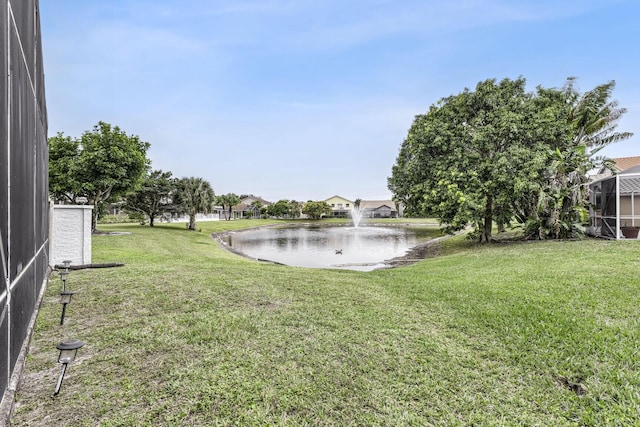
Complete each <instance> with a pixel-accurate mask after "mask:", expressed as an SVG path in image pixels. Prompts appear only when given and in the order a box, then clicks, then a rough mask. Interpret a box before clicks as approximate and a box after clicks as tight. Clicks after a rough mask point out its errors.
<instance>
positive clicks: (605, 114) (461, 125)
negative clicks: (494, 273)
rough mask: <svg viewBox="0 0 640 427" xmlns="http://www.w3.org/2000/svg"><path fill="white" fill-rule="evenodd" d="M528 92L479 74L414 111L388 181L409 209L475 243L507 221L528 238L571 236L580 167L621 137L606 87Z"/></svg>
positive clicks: (579, 198)
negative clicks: (470, 85) (473, 235)
mask: <svg viewBox="0 0 640 427" xmlns="http://www.w3.org/2000/svg"><path fill="white" fill-rule="evenodd" d="M572 83H573V80H572V79H570V80H569V82H568V84H567V85H566V86H565V87H564V88H562V89H544V88H542V87H538V88H537V89H536V91H535V92H533V93H528V92H526V91H525V80H524V79H523V78H519V79H517V80H509V79H504V80H502V81H500V82H496V81H495V80H493V79H492V80H486V81H484V82H480V83H478V85H477V86H476V89H475V91H470V90H468V89H465V90H464V91H463V92H462V93H460V94H458V95H455V96H451V97H448V98H444V99H442V100H441V101H440V102H439V103H438V104H437V105H433V106H431V108H430V109H429V111H428V112H427V114H424V115H420V116H417V117H416V118H415V120H414V123H413V125H412V126H411V129H410V130H409V134H408V136H407V138H406V139H405V141H404V142H403V144H402V145H401V147H400V152H399V154H398V158H397V161H396V164H395V165H394V166H393V169H392V175H391V177H390V178H389V181H388V184H389V189H390V190H391V191H392V193H393V194H394V198H395V199H396V200H397V201H399V202H402V203H403V204H405V206H406V210H405V212H407V213H408V214H410V215H411V214H413V215H425V214H426V215H435V216H436V217H438V218H439V219H440V221H441V222H442V223H443V225H444V228H445V230H446V231H449V232H452V231H456V230H460V229H462V228H463V227H465V226H467V225H468V224H471V225H473V226H475V228H476V231H477V235H478V239H479V241H480V242H488V241H490V240H491V237H492V234H491V233H492V226H493V224H497V225H498V226H504V225H505V224H508V223H509V221H511V220H512V219H513V218H516V219H517V220H519V221H521V222H523V223H526V231H527V234H528V235H529V237H536V238H550V237H551V238H563V237H569V236H572V235H575V233H576V232H577V231H579V230H578V227H576V224H579V223H580V222H581V221H583V220H584V213H585V206H586V205H585V204H586V200H585V197H584V195H585V189H586V182H587V178H586V173H587V171H588V170H589V169H590V168H591V167H592V166H593V164H594V163H593V155H594V154H595V152H596V151H597V150H599V149H600V148H602V147H603V146H605V145H607V144H609V143H611V142H615V141H617V140H621V139H624V138H626V137H628V136H629V134H628V133H616V132H614V129H615V122H616V120H617V119H618V118H619V117H620V115H621V114H622V113H624V110H623V109H620V108H618V107H617V103H615V102H612V101H610V95H611V90H612V89H613V84H612V83H609V84H606V85H602V86H599V87H597V88H596V89H594V90H593V91H589V92H587V93H585V94H584V95H581V94H580V93H579V92H577V91H576V90H575V89H574V87H573V84H572Z"/></svg>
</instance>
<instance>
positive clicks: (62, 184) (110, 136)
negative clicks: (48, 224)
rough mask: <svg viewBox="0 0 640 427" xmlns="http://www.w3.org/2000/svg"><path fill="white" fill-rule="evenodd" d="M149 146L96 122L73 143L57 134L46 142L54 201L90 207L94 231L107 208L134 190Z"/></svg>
mask: <svg viewBox="0 0 640 427" xmlns="http://www.w3.org/2000/svg"><path fill="white" fill-rule="evenodd" d="M148 149H149V143H147V142H144V141H141V140H140V138H139V137H138V136H136V135H127V134H126V133H125V132H124V131H123V130H121V129H120V128H119V127H118V126H115V127H112V126H111V125H110V124H109V123H105V122H99V123H98V124H97V125H96V126H94V128H93V130H92V131H87V132H85V133H83V134H82V136H81V137H80V139H74V138H71V137H69V136H65V135H64V134H63V133H58V134H57V135H56V136H54V137H51V138H49V191H50V193H51V195H52V196H53V198H54V199H56V200H61V201H67V202H70V203H77V202H78V198H80V197H82V198H86V200H87V202H88V203H89V204H90V205H92V206H93V211H92V221H91V229H92V231H94V232H95V231H96V227H97V220H98V217H99V215H100V214H101V213H102V212H104V211H105V208H106V204H107V203H108V202H110V201H114V200H117V199H119V198H121V197H122V196H124V195H126V194H127V193H128V192H130V191H132V190H134V189H135V188H136V187H137V186H138V185H139V184H140V182H141V181H142V178H143V177H144V175H145V173H146V171H147V170H148V168H149V165H150V161H149V159H147V156H146V154H147V150H148Z"/></svg>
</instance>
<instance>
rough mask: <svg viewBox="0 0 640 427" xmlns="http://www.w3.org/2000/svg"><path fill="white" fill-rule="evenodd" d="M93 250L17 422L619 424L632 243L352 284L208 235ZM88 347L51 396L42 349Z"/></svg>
mask: <svg viewBox="0 0 640 427" xmlns="http://www.w3.org/2000/svg"><path fill="white" fill-rule="evenodd" d="M269 223H271V222H269V221H259V220H251V221H231V222H226V221H222V222H216V223H204V222H203V223H199V224H198V227H199V228H201V231H200V232H189V231H187V230H185V229H184V225H180V226H176V225H160V226H157V227H154V228H149V227H143V226H139V225H132V224H127V225H123V224H114V225H104V226H102V227H101V228H102V229H103V230H105V231H116V230H117V231H126V232H130V233H131V234H123V235H98V236H94V237H93V262H95V263H101V262H122V263H124V264H125V266H124V267H119V268H111V269H88V270H82V271H74V272H72V273H71V275H70V277H69V279H68V282H67V285H68V288H69V289H71V290H73V291H77V292H78V293H77V294H76V295H75V296H74V299H73V301H72V303H71V304H70V305H69V307H68V308H67V313H66V319H65V324H64V326H60V325H59V320H60V311H61V305H60V304H59V293H60V287H61V286H60V280H59V278H58V277H57V276H55V275H53V276H52V277H51V279H50V283H49V285H48V287H47V290H46V294H45V296H44V299H43V303H42V307H41V310H40V314H39V317H38V320H37V324H36V328H35V331H34V335H33V339H32V342H31V348H30V352H29V355H28V359H27V364H26V367H25V371H24V374H23V378H22V382H21V385H20V389H19V391H18V393H17V396H16V401H17V403H16V409H15V411H14V414H13V417H12V425H14V426H36V425H74V426H96V425H98V426H173V425H175V426H182V425H197V426H215V425H240V426H253V425H256V426H258V425H260V426H262V425H287V426H307V425H322V426H350V425H353V426H363V425H371V426H390V425H394V426H395V425H407V426H425V425H454V426H455V425H540V426H549V425H560V426H562V425H567V426H571V425H634V424H636V425H637V424H639V423H640V415H639V414H640V363H639V362H640V344H639V341H640V340H639V339H640V325H639V324H638V323H639V322H638V317H639V316H638V315H639V311H640V309H639V308H638V301H639V297H640V279H639V277H638V271H640V261H639V260H640V242H637V241H625V242H615V241H604V240H590V239H589V240H584V241H572V242H542V243H508V244H493V245H487V246H477V245H475V244H473V243H471V242H468V241H465V240H464V238H463V237H457V238H453V239H450V240H448V241H446V242H445V243H444V246H443V248H442V250H441V251H440V256H439V257H437V258H433V259H427V260H424V261H422V262H419V263H417V264H415V265H412V266H408V267H402V268H396V269H388V270H378V271H373V272H367V273H363V272H356V271H346V270H313V269H304V268H295V267H285V266H279V265H271V264H265V263H260V262H256V261H252V260H248V259H245V258H242V257H239V256H236V255H233V254H231V253H228V252H226V251H224V250H223V249H221V248H220V247H218V245H217V243H216V242H215V241H214V240H213V239H212V238H211V237H210V236H209V234H210V233H211V232H217V231H224V230H225V229H228V228H229V227H241V226H247V225H266V224H269ZM71 337H73V338H78V339H81V340H83V341H86V343H87V344H86V345H85V347H83V348H82V349H80V351H79V353H78V359H77V360H76V362H74V363H73V364H72V365H70V366H69V369H68V370H67V375H66V377H65V380H64V383H63V385H62V390H61V392H60V395H58V396H57V397H55V398H54V397H53V391H54V387H55V383H56V380H57V377H58V374H59V372H60V371H59V369H60V366H59V365H57V364H56V360H57V350H56V349H55V346H56V344H58V343H59V342H60V341H62V340H63V339H66V338H71Z"/></svg>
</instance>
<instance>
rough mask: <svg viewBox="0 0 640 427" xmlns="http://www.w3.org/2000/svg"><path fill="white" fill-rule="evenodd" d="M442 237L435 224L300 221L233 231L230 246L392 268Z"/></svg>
mask: <svg viewBox="0 0 640 427" xmlns="http://www.w3.org/2000/svg"><path fill="white" fill-rule="evenodd" d="M438 236H440V231H439V229H437V228H435V227H425V226H422V227H419V226H409V225H393V226H386V225H385V226H367V227H362V226H360V227H352V226H340V225H315V224H314V225H311V224H306V225H296V226H281V227H268V228H259V229H254V230H246V231H240V232H233V233H229V234H227V235H225V236H223V237H222V238H221V241H222V242H223V244H225V245H226V246H227V247H228V248H229V249H230V250H232V251H234V252H239V253H241V254H244V255H245V256H247V257H250V258H254V259H258V260H262V261H271V262H277V263H281V264H285V265H290V266H297V267H312V268H339V269H349V270H359V271H371V270H375V269H378V268H384V267H386V266H388V264H385V261H386V260H391V259H393V258H397V257H402V256H404V255H406V253H407V251H408V250H409V249H411V248H412V247H414V246H416V245H418V244H420V243H424V242H426V241H428V240H430V239H432V238H434V237H438Z"/></svg>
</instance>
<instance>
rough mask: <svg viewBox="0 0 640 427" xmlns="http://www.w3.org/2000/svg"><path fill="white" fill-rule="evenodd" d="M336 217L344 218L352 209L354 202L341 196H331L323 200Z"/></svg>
mask: <svg viewBox="0 0 640 427" xmlns="http://www.w3.org/2000/svg"><path fill="white" fill-rule="evenodd" d="M325 202H327V204H328V205H329V206H331V210H332V211H333V216H334V217H336V218H346V217H347V216H349V213H350V212H351V210H352V209H353V204H354V202H353V201H351V200H349V199H345V198H344V197H342V196H333V197H329V198H328V199H326V200H325Z"/></svg>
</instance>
